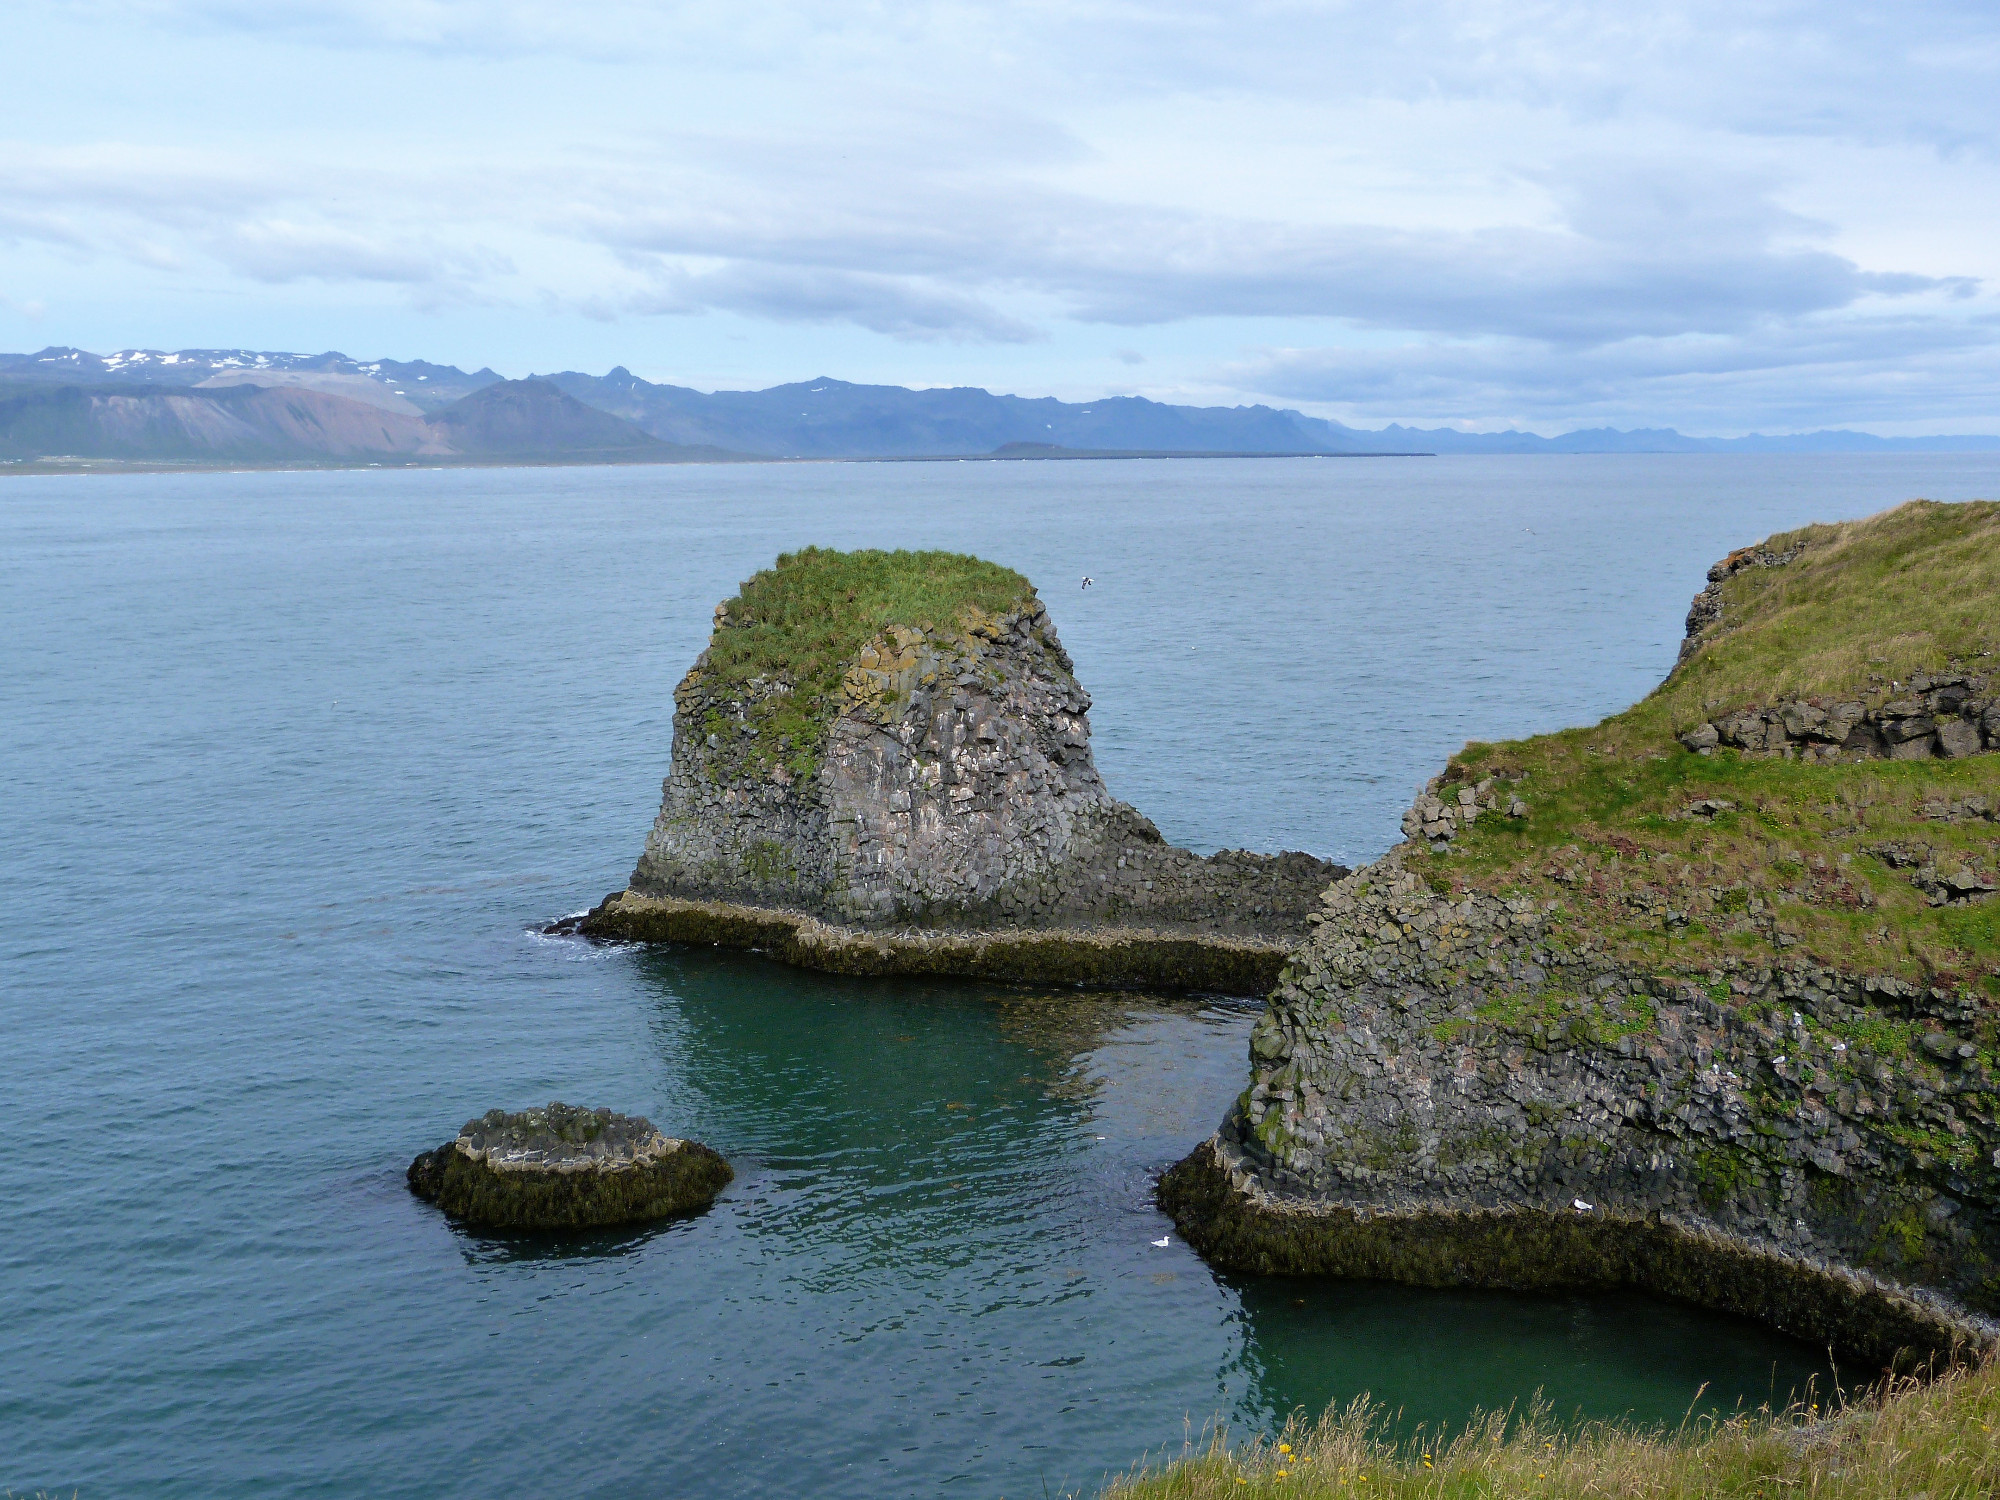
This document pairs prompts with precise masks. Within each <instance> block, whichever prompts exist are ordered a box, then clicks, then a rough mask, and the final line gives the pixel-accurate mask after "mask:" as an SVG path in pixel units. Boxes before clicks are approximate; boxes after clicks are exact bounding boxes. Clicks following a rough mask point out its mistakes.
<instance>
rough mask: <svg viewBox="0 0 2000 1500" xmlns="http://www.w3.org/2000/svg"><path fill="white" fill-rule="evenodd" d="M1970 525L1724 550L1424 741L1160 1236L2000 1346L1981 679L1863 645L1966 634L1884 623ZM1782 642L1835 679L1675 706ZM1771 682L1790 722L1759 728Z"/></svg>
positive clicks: (1933, 1354)
mask: <svg viewBox="0 0 2000 1500" xmlns="http://www.w3.org/2000/svg"><path fill="white" fill-rule="evenodd" d="M1996 525H2000V507H1993V506H1981V505H1975V506H1966V507H1940V506H1929V505H1925V504H1918V505H1914V506H1910V507H1904V508H1903V509H1902V510H1899V511H1896V512H1890V513H1886V514H1885V515H1884V516H1881V517H1876V518H1872V519H1871V520H1870V521H1867V522H1857V523H1849V524H1848V525H1847V526H1844V527H1815V528H1809V529H1808V530H1807V531H1806V532H1804V533H1798V534H1794V536H1793V537H1791V538H1786V539H1776V540H1774V541H1773V542H1772V543H1770V544H1767V545H1766V546H1764V547H1760V548H1755V549H1746V551H1745V552H1743V553H1738V554H1732V557H1731V558H1730V559H1728V560H1726V561H1725V562H1724V563H1722V564H1718V565H1717V567H1716V569H1713V570H1711V572H1710V583H1709V587H1708V588H1707V589H1705V590H1704V591H1703V593H1702V595H1701V596H1699V597H1698V598H1697V600H1696V605H1695V608H1694V609H1693V610H1691V611H1690V614H1689V621H1688V629H1689V633H1690V647H1691V649H1689V650H1685V651H1684V652H1683V654H1682V658H1681V662H1680V663H1679V665H1678V666H1677V667H1676V669H1675V673H1674V674H1673V675H1672V676H1670V677H1669V679H1668V681H1667V683H1666V684H1664V685H1663V686H1662V688H1661V689H1660V690H1659V692H1658V693H1656V694H1655V695H1654V698H1653V699H1649V700H1648V701H1647V703H1644V704H1641V705H1638V706H1636V707H1635V708H1634V709H1633V710H1630V711H1628V713H1627V714H1626V715H1622V716H1618V717H1617V718H1615V719H1613V720H1607V721H1606V722H1605V724H1603V725H1600V726H1597V728H1595V729H1592V730H1581V731H1572V732H1568V733H1566V734H1563V735H1555V736H1547V737H1543V738H1542V739H1541V740H1538V741H1534V742H1521V743H1519V744H1515V745H1503V746H1479V745H1474V746H1468V747H1467V749H1466V750H1465V751H1464V752H1461V754H1460V755H1458V756H1455V757H1453V761H1452V763H1451V765H1450V766H1449V767H1448V768H1447V770H1446V772H1445V773H1443V774H1442V775H1440V777H1438V778H1436V779H1434V780H1433V781H1432V782H1431V783H1430V785H1429V786H1428V787H1427V788H1426V789H1425V792H1424V793H1423V794H1422V795H1421V796H1420V797H1419V798H1418V800H1417V803H1416V805H1415V806H1414V807H1413V808H1412V809H1411V811H1410V813H1409V814H1408V815H1406V817H1405V819H1404V823H1403V830H1404V834H1405V842H1403V843H1402V844H1399V845H1398V846H1396V847H1395V848H1394V849H1392V850H1391V851H1389V853H1387V854H1386V855H1384V856H1383V857H1382V858H1381V859H1380V860H1378V861H1376V862H1375V863H1374V864H1372V865H1369V866H1367V867H1366V868H1363V869H1359V870H1356V871H1353V872H1352V873H1350V874H1348V875H1346V876H1344V877H1343V878H1341V879H1340V880H1338V881H1336V882H1334V883H1332V884H1331V885H1330V887H1329V888H1328V889H1327V891H1326V892H1325V895H1324V897H1323V898H1322V901H1321V903H1320V909H1319V910H1318V911H1317V912H1315V913H1314V914H1313V915H1312V916H1311V917H1310V918H1309V919H1308V924H1309V926H1310V927H1311V928H1312V933H1311V935H1310V936H1309V937H1308V938H1307V939H1306V940H1305V941H1303V942H1302V943H1301V944H1300V945H1299V946H1298V947H1297V948H1296V949H1295V950H1294V952H1293V953H1292V955H1291V958H1290V959H1289V961H1288V962H1287V963H1286V965H1285V967H1284V969H1283V970H1282V972H1281V973H1280V975H1279V982H1278V985H1277V987H1276V989H1275V990H1274V991H1273V993H1272V995H1271V997H1270V1000H1269V1004H1268V1009H1267V1011H1266V1014H1265V1015H1264V1017H1263V1018H1262V1019H1261V1020H1260V1021H1259V1023H1258V1024H1257V1026H1256V1028H1255V1029H1254V1031H1253V1032H1252V1036H1251V1043H1250V1051H1251V1058H1250V1062H1251V1076H1250V1079H1249V1084H1248V1087H1246V1088H1245V1089H1244V1091H1243V1093H1242V1095H1241V1096H1240V1097H1239V1098H1238V1100H1237V1101H1236V1103H1235V1105H1234V1106H1233V1107H1232V1108H1231V1110H1230V1111H1229V1114H1228V1116H1227V1117H1226V1118H1225V1119H1224V1121H1223V1122H1222V1125H1221V1128H1220V1129H1219V1130H1218V1132H1217V1133H1216V1135H1215V1136H1214V1137H1213V1138H1211V1139H1210V1140H1209V1141H1207V1142H1205V1143H1203V1144H1202V1145H1201V1146H1200V1147H1198V1148H1197V1149H1196V1151H1195V1152H1194V1153H1193V1154H1192V1155H1191V1156H1189V1157H1188V1158H1187V1159H1186V1160H1184V1161H1183V1162H1182V1163H1180V1164H1179V1165H1178V1166H1176V1167H1174V1168H1173V1169H1172V1170H1171V1171H1169V1172H1168V1173H1167V1174H1166V1175H1165V1177H1164V1178H1163V1179H1162V1181H1161V1183H1160V1187H1159V1201H1160V1204H1161V1206H1162V1207H1163V1208H1164V1209H1166V1210H1167V1211H1168V1212H1169V1213H1170V1214H1171V1215H1172V1216H1173V1218H1174V1219H1175V1222H1176V1223H1177V1224H1178V1225H1179V1227H1180V1231H1181V1233H1182V1235H1183V1237H1184V1238H1185V1239H1186V1240H1187V1241H1188V1242H1189V1243H1190V1244H1192V1245H1194V1246H1195V1247H1196V1248H1197V1249H1199V1250H1200V1251H1202V1253H1203V1254H1204V1255H1206V1256H1208V1257H1209V1258H1210V1259H1211V1260H1213V1261H1214V1262H1215V1263H1216V1264H1219V1265H1225V1266H1230V1267H1232V1268H1236V1269H1241V1270H1247V1271H1253V1272H1262V1273H1269V1272H1289V1273H1314V1274H1336V1275H1343V1276H1370V1277H1385V1278H1391V1279H1396V1280H1404V1281H1412V1282H1416V1283H1419V1284H1424V1285H1439V1286H1491V1287H1511V1288H1518V1289H1533V1288H1551V1287H1559V1286H1570V1285H1599V1286H1616V1285H1632V1286H1639V1287H1645V1288H1647V1289H1649V1290H1652V1291H1655V1292H1659V1293H1661V1294H1664V1295H1667V1296H1672V1297H1676V1298H1681V1299H1684V1300H1687V1301H1691V1302H1696V1303H1701V1304H1704V1305H1707V1306H1711V1307H1716V1308H1719V1309H1722V1310H1725V1311H1729V1312H1732V1313H1737V1314H1741V1315H1744V1316H1748V1317H1752V1318H1756V1319H1758V1320H1760V1321H1763V1322H1765V1323H1768V1324H1770V1325H1772V1326H1774V1327H1777V1328H1780V1329H1782V1330H1784V1331H1786V1332H1788V1333H1792V1334H1795V1335H1797V1336H1799V1337H1802V1338H1807V1339H1810V1340H1813V1341H1815V1342H1822V1343H1826V1344H1829V1345H1831V1346H1833V1347H1835V1348H1836V1349H1838V1350H1839V1351H1840V1352H1841V1353H1842V1354H1843V1355H1844V1356H1845V1357H1848V1358H1850V1359H1859V1360H1861V1361H1864V1362H1865V1363H1866V1364H1867V1365H1869V1366H1871V1367H1874V1368H1903V1369H1908V1368H1915V1367H1920V1366H1923V1365H1925V1364H1926V1363H1927V1362H1933V1361H1938V1360H1954V1359H1959V1358H1963V1357H1968V1356H1972V1355H1977V1354H1982V1353H1987V1352H1991V1351H1994V1350H1995V1349H2000V966H1996V965H1995V964H1994V963H1993V962H1992V961H1991V960H1990V958H1986V959H1983V958H1982V957H1981V955H1982V954H1984V953H1987V952H1988V951H1989V948H1990V945H1991V938H1990V937H1989V936H1986V935H1985V934H1989V933H1990V932H1991V930H1992V929H1991V923H1990V921H1987V920H1986V914H1987V913H1988V912H1989V911H1990V910H1992V908H1991V906H1990V905H1987V904H1982V903H1992V902H1993V901H1995V899H1996V898H1995V896H1994V894H1993V892H1994V880H1993V861H1994V857H1995V853H1996V845H2000V839H1996V836H1995V828H1994V823H1993V820H1992V817H1991V810H1992V808H1993V807H1995V806H2000V798H1996V797H1995V796H1994V795H1992V789H1993V784H1994V776H1993V762H1992V761H1991V759H1990V758H1989V757H1987V756H1984V755H1980V754H1977V753H1976V751H1978V750H1983V749H1985V748H1987V747H1986V745H1985V743H1984V741H1983V738H1982V736H1983V735H1984V734H1985V726H1986V723H1987V721H1988V719H1989V717H1990V714H1991V709H1992V703H1991V700H1990V699H1989V698H1987V697H1986V696H1985V690H1986V685H1987V681H1988V679H1987V678H1986V676H1985V675H1984V674H1983V673H1977V672H1967V671H1963V670H1958V671H1952V670H1947V671H1938V670H1936V669H1934V668H1933V669H1930V670H1926V671H1909V670H1907V667H1905V669H1904V670H1900V671H1899V670H1898V669H1897V663H1896V661H1895V660H1894V658H1893V656H1892V653H1895V652H1898V651H1901V652H1903V653H1904V654H1903V658H1902V660H1903V662H1905V663H1908V662H1910V661H1911V659H1912V656H1913V655H1917V656H1922V655H1928V656H1929V657H1931V658H1932V659H1936V658H1937V657H1944V658H1945V659H1946V660H1947V661H1950V660H1954V659H1956V660H1966V659H1973V658H1977V657H1979V656H1982V655H1986V654H1989V652H1990V650H1991V649H1992V647H1991V645H1990V644H1985V642H1988V641H1990V640H1991V639H1992V637H1993V635H1995V634H2000V630H1995V629H1994V625H1995V622H1993V621H1992V620H1991V619H1985V620H1983V621H1982V617H1981V616H1980V615H1979V614H1978V612H1977V611H1971V612H1961V613H1958V614H1955V615H1954V616H1952V617H1950V618H1945V617H1943V616H1932V618H1934V619H1937V620H1938V622H1939V624H1938V626H1937V627H1933V628H1939V629H1941V628H1942V627H1944V626H1949V627H1950V628H1952V629H1953V630H1955V631H1958V632H1959V633H1960V637H1961V638H1952V637H1945V638H1939V637H1937V636H1933V637H1930V638H1929V639H1926V638H1925V637H1923V636H1921V635H1918V634H1917V633H1915V632H1913V631H1912V630H1911V629H1910V624H1909V622H1910V620H1911V619H1912V617H1918V618H1921V616H1920V615H1919V613H1918V612H1919V611H1920V610H1921V609H1923V608H1925V607H1926V605H1927V602H1928V600H1930V599H1934V598H1936V597H1938V595H1939V590H1940V587H1941V586H1940V585H1939V584H1937V583H1935V582H1933V581H1932V579H1931V578H1930V577H1929V576H1928V575H1927V573H1926V568H1927V566H1933V565H1934V566H1936V567H1938V568H1939V570H1940V572H1941V573H1943V576H1948V577H1952V576H1956V575H1953V574H1950V573H1946V572H1944V570H1945V569H1946V567H1947V566H1949V567H1951V568H1962V566H1963V565H1962V563H1961V562H1960V561H1958V559H1961V558H1962V557H1964V556H1966V555H1975V556H1985V557H1992V556H1995V555H1996V554H1995V553H1994V552H1993V551H1992V546H1993V545H1994V542H1993V541H1989V540H1988V537H1989V534H1990V533H1991V532H1992V531H1993V530H1994V528H1995V527H1996ZM1968 538H1970V539H1971V540H1968ZM1967 547H1970V548H1972V551H1971V553H1970V554H1967V553H1966V552H1965V551H1964V550H1963V549H1965V548H1967ZM1933 558H1935V559H1939V561H1938V562H1937V563H1935V564H1932V563H1931V559H1933ZM1885 580H1886V581H1885ZM1960 582H1961V583H1962V579H1961V580H1960ZM1975 597H1976V598H1977V599H1978V600H1980V601H1982V602H1983V604H1984V605H1985V607H1986V608H1987V612H1988V615H1990V605H1991V601H1992V598H1993V595H1992V593H1991V592H1990V591H1982V592H1979V593H1977V595H1976V596H1975ZM1815 610H1818V611H1820V612H1821V613H1820V615H1819V616H1818V618H1819V619H1821V620H1828V621H1840V622H1843V628H1842V633H1841V634H1839V635H1838V636H1834V635H1833V632H1832V631H1831V630H1830V629H1827V630H1823V631H1822V633H1821V636H1820V638H1818V639H1816V638H1815V637H1814V635H1813V630H1812V627H1813V624H1814V620H1815V616H1814V614H1813V611H1815ZM1855 620H1859V621H1862V622H1863V624H1864V625H1865V626H1867V628H1868V629H1871V630H1877V631H1879V632H1880V637H1879V643H1878V638H1877V637H1875V636H1872V635H1870V634H1867V633H1864V631H1863V630H1862V629H1859V628H1856V627H1854V626H1853V625H1852V624H1851V623H1848V622H1852V621H1855ZM1878 621H1879V623H1876V622H1878ZM1967 621H1969V622H1970V624H1969V625H1968V624H1967V623H1966V622H1967ZM1982 629H1984V630H1986V631H1988V632H1989V633H1988V634H1987V635H1983V636H1982V635H1981V634H1980V633H1979V632H1980V631H1981V630H1982ZM1828 637H1832V639H1831V640H1829V639H1828ZM1802 647H1809V648H1811V649H1813V650H1816V651H1817V652H1819V655H1818V656H1817V657H1815V658H1812V659H1811V660H1809V661H1807V662H1806V664H1805V665H1804V666H1801V665H1799V664H1800V662H1801V661H1802V659H1803V658H1802V651H1801V648H1802ZM1788 672H1789V673H1791V674H1792V675H1793V677H1794V680H1796V678H1797V677H1799V676H1807V677H1808V678H1809V679H1810V678H1811V677H1812V676H1813V675H1817V677H1818V678H1819V680H1821V681H1827V682H1829V684H1830V687H1829V691H1827V692H1825V693H1824V694H1794V695H1791V696H1789V697H1787V696H1786V695H1784V694H1773V695H1772V696H1771V697H1770V698H1767V699H1766V700H1765V701H1779V702H1781V703H1785V704H1786V705H1787V708H1786V709H1785V710H1783V711H1780V712H1778V713H1777V714H1776V717H1775V720H1774V719H1773V717H1772V715H1770V714H1768V713H1766V712H1765V711H1763V710H1755V711H1752V710H1739V711H1733V712H1728V713H1717V714H1714V715H1713V718H1712V721H1711V722H1707V723H1702V724H1699V725H1697V726H1696V728H1695V729H1693V730H1686V729H1684V728H1682V727H1681V726H1685V725H1686V724H1687V723H1688V718H1685V717H1683V718H1680V719H1679V724H1678V725H1676V723H1675V722H1674V719H1675V716H1676V715H1677V714H1678V713H1679V712H1680V711H1681V708H1682V705H1687V704H1692V705H1694V706H1697V707H1706V708H1710V709H1715V708H1723V707H1726V706H1727V704H1728V703H1729V702H1730V701H1734V702H1737V703H1741V702H1743V701H1745V700H1744V697H1743V696H1739V695H1741V694H1743V693H1744V692H1745V690H1746V689H1748V690H1749V691H1754V690H1755V687H1756V684H1757V683H1758V681H1759V680H1760V674H1763V675H1762V680H1765V681H1770V680H1772V679H1773V678H1778V677H1782V676H1783V675H1784V674H1785V673H1788ZM1842 673H1846V674H1847V676H1846V678H1845V679H1844V680H1843V678H1842V676H1841V674H1842ZM1871 676H1874V677H1879V678H1882V679H1885V680H1882V681H1880V682H1871V681H1870V680H1869V679H1870V677H1871ZM1899 693H1900V694H1902V695H1903V696H1902V697H1901V698H1897V697H1895V696H1894V695H1896V694H1899ZM1704 694H1705V695H1706V697H1703V696H1702V695H1704ZM1801 705H1804V707H1805V709H1809V710H1813V711H1814V712H1816V713H1817V714H1818V718H1816V719H1815V718H1814V717H1813V713H1802V712H1800V711H1799V710H1800V706H1801ZM1825 705H1831V707H1826V706H1825ZM1843 705H1846V707H1843ZM1787 712H1789V713H1791V715H1792V720H1796V721H1797V723H1798V724H1799V727H1800V729H1801V730H1802V732H1804V733H1806V734H1807V735H1808V736H1810V735H1815V734H1816V735H1818V736H1819V738H1818V739H1817V740H1814V741H1813V742H1812V743H1813V744H1814V745H1815V746H1816V747H1817V748H1814V749H1813V750H1812V752H1811V753H1810V754H1807V753H1803V752H1801V751H1799V750H1798V749H1797V747H1793V746H1790V745H1789V742H1786V743H1776V742H1773V741H1772V740H1771V739H1770V738H1769V737H1768V736H1769V734H1770V733H1771V731H1770V729H1769V726H1770V725H1771V724H1772V723H1773V722H1776V723H1777V724H1778V726H1779V729H1780V731H1782V733H1783V734H1786V735H1789V734H1790V733H1791V730H1790V727H1789V725H1790V723H1791V722H1792V720H1788V719H1787V717H1786V714H1787ZM1753 720H1754V722H1755V724H1756V725H1757V726H1760V727H1758V728H1757V730H1756V732H1755V734H1753V733H1752V732H1751V728H1750V725H1751V722H1752V721H1753ZM1677 740H1678V743H1677ZM1902 747H1909V748H1907V749H1905V748H1902ZM1708 787H1722V788H1727V789H1728V790H1729V793H1730V795H1729V796H1728V797H1721V796H1717V795H1714V794H1713V793H1712V792H1709V791H1707V790H1705V789H1706V788H1708ZM1982 945H1987V946H1985V947H1982ZM1871 959H1872V960H1873V962H1870V960H1871Z"/></svg>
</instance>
